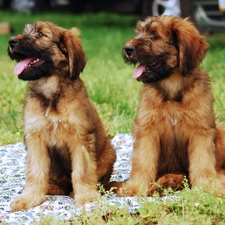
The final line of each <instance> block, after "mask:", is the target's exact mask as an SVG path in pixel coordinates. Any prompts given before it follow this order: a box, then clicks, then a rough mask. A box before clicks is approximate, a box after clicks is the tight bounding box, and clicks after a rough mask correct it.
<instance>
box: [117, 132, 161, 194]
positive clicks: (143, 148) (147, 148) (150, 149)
mask: <svg viewBox="0 0 225 225" xmlns="http://www.w3.org/2000/svg"><path fill="white" fill-rule="evenodd" d="M159 149H160V148H159V135H157V134H156V133H155V132H154V131H152V132H151V134H150V135H145V136H143V137H139V138H138V139H136V141H135V144H134V152H133V156H132V170H131V175H130V180H128V181H127V182H125V183H124V184H123V185H122V187H121V188H120V189H118V190H117V191H116V192H117V195H119V196H124V195H125V196H134V195H137V194H138V193H140V194H144V195H146V194H147V193H148V189H149V187H150V184H151V183H152V182H153V181H154V180H155V179H156V174H157V165H158V162H157V161H158V156H159V152H160V151H159Z"/></svg>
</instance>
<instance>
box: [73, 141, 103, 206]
mask: <svg viewBox="0 0 225 225" xmlns="http://www.w3.org/2000/svg"><path fill="white" fill-rule="evenodd" d="M69 148H70V154H71V158H72V185H73V193H74V201H75V203H76V204H77V205H83V204H84V203H86V202H92V201H95V200H96V199H97V198H98V197H99V193H98V191H97V182H98V178H97V172H96V170H97V166H96V158H95V153H94V152H91V151H90V150H89V151H88V150H87V148H85V147H84V145H82V144H81V143H77V144H76V146H74V144H73V145H70V147H69Z"/></svg>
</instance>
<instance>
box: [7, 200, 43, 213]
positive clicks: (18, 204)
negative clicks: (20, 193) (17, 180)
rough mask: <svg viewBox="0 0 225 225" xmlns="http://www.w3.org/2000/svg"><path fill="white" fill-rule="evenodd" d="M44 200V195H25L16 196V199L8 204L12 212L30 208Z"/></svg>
mask: <svg viewBox="0 0 225 225" xmlns="http://www.w3.org/2000/svg"><path fill="white" fill-rule="evenodd" d="M44 201H45V196H43V197H41V196H38V197H35V196H30V197H27V198H26V197H18V198H17V199H16V200H14V201H13V202H12V203H11V204H10V207H11V210H12V211H13V212H15V211H21V210H26V209H30V208H32V207H34V206H37V205H40V204H41V203H42V202H44Z"/></svg>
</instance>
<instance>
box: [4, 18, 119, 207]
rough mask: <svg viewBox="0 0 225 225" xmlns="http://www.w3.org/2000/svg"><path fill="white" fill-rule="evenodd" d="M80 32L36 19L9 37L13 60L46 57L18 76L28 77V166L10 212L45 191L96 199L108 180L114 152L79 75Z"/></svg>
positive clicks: (82, 63)
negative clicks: (18, 194) (99, 186)
mask: <svg viewBox="0 0 225 225" xmlns="http://www.w3.org/2000/svg"><path fill="white" fill-rule="evenodd" d="M40 32H41V33H40ZM78 34H79V31H78V30H77V29H76V28H72V29H71V30H66V29H63V28H61V27H58V26H57V25H55V24H53V23H50V22H41V21H39V22H37V23H36V24H33V25H26V27H25V29H24V33H23V34H21V35H18V36H16V37H13V38H11V39H10V41H9V48H8V52H9V55H10V57H11V58H12V59H15V60H18V61H19V60H20V58H21V59H24V58H26V57H34V58H36V57H37V58H42V59H44V63H43V64H41V65H34V66H31V68H28V69H26V70H24V71H23V72H22V73H21V74H20V75H19V78H20V79H23V80H28V81H29V82H28V91H27V94H26V104H25V110H24V127H25V128H24V133H25V144H26V148H27V168H26V186H25V190H24V191H23V193H22V194H21V195H20V196H19V197H18V198H17V199H16V200H15V201H13V202H12V204H11V208H12V210H13V211H17V210H25V209H28V208H31V207H34V206H36V205H39V204H41V203H42V202H43V201H44V200H45V195H46V194H54V195H57V194H59V195H64V194H66V195H69V194H70V192H72V191H73V192H72V193H73V197H74V200H75V203H76V204H78V205H80V204H84V203H85V202H87V201H94V200H96V198H97V197H98V195H99V194H98V191H97V182H98V181H100V182H101V183H102V184H103V186H107V184H108V182H109V179H110V175H111V172H112V169H113V164H114V162H115V160H116V153H115V150H114V149H113V147H112V145H111V142H110V139H109V138H108V137H107V134H106V132H105V130H104V127H103V124H102V122H101V120H100V118H99V116H98V114H97V111H96V109H95V108H94V106H93V105H92V103H91V102H90V100H89V98H88V94H87V91H86V88H85V86H84V84H83V81H82V80H81V79H80V78H79V74H80V72H82V70H83V69H84V66H85V63H86V60H85V54H84V52H83V49H82V46H81V43H80V40H79V38H78ZM32 54H33V55H32ZM71 178H72V179H71Z"/></svg>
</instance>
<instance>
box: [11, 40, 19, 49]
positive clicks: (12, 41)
mask: <svg viewBox="0 0 225 225" xmlns="http://www.w3.org/2000/svg"><path fill="white" fill-rule="evenodd" d="M18 42H19V40H18V39H16V38H10V40H9V45H10V47H12V48H13V47H15V45H16V44H17V43H18Z"/></svg>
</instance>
